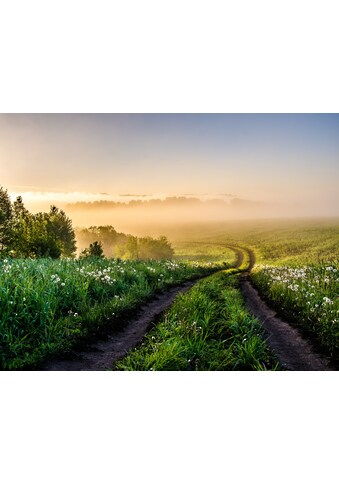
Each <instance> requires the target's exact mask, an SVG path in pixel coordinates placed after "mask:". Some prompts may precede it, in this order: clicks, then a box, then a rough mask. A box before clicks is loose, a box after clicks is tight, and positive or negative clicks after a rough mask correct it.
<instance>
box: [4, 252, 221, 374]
mask: <svg viewBox="0 0 339 485" xmlns="http://www.w3.org/2000/svg"><path fill="white" fill-rule="evenodd" d="M214 270H215V266H213V265H205V266H202V265H197V264H195V263H194V264H190V265H188V264H184V263H181V262H174V261H162V262H156V261H148V262H141V261H119V260H108V259H99V260H98V259H97V260H90V261H78V260H66V259H64V260H59V261H56V260H50V259H42V260H30V259H25V260H9V259H5V260H3V261H0V368H2V369H21V368H25V367H27V366H36V365H37V364H39V363H40V362H41V361H42V360H43V359H44V358H45V357H46V356H47V355H50V354H52V353H56V352H60V351H65V350H69V349H70V348H72V346H73V345H74V344H76V343H77V342H78V341H79V340H82V339H84V338H87V337H88V336H90V335H91V334H93V333H95V332H98V331H99V330H100V329H101V328H103V327H105V326H110V327H112V326H119V325H120V324H121V320H122V319H123V317H126V315H127V314H129V313H131V312H133V311H135V309H136V308H137V307H138V306H140V304H142V303H143V302H144V301H146V300H147V299H149V298H151V297H152V296H153V295H154V294H155V293H156V292H157V291H160V290H163V289H165V288H167V287H169V286H172V285H176V284H179V283H181V282H183V281H185V280H188V279H194V278H197V277H199V276H203V275H206V274H209V273H211V271H214Z"/></svg>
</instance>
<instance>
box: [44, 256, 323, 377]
mask: <svg viewBox="0 0 339 485" xmlns="http://www.w3.org/2000/svg"><path fill="white" fill-rule="evenodd" d="M229 248H230V249H232V250H233V251H234V252H235V254H236V261H235V263H234V267H235V268H238V267H240V266H241V264H242V263H243V260H244V251H247V253H248V255H249V266H248V268H247V271H246V273H244V274H243V276H242V277H241V282H240V287H241V291H242V293H243V295H244V298H245V302H246V305H247V307H248V308H249V310H250V311H251V312H252V313H253V315H254V316H255V317H256V318H258V320H259V321H260V322H261V323H262V325H263V327H264V330H265V336H266V338H267V344H268V346H269V347H270V348H271V350H272V351H273V353H274V354H275V355H276V356H277V358H278V359H279V361H280V363H281V365H282V366H283V368H285V369H287V370H295V371H296V370H314V371H315V370H322V371H323V370H332V369H331V368H330V367H329V365H328V362H327V360H326V359H325V358H324V357H322V356H320V355H319V354H317V353H316V352H315V351H314V349H313V348H312V346H311V344H310V343H309V342H308V341H307V340H306V339H305V338H304V337H302V336H301V334H300V333H299V331H298V330H297V329H296V328H295V327H293V326H292V325H291V324H289V323H287V322H285V321H283V320H281V319H280V318H279V317H278V316H277V315H276V313H275V312H274V311H273V310H272V309H270V308H269V307H268V306H267V304H266V303H265V302H264V301H263V300H262V298H261V297H260V296H259V293H258V292H257V290H256V289H255V288H254V287H253V286H252V284H251V282H250V280H249V273H250V271H251V270H252V268H253V266H254V264H255V256H254V253H253V251H251V250H248V249H245V248H236V247H233V246H229ZM196 282H197V280H194V281H188V282H186V283H184V284H182V285H180V286H175V287H173V288H171V289H169V290H167V291H166V293H164V294H161V295H160V296H157V297H156V298H154V299H153V300H151V301H150V302H149V303H147V304H145V305H143V306H142V307H140V308H139V309H138V311H137V314H136V316H135V318H133V319H131V320H129V321H126V324H125V325H124V326H123V328H122V329H120V330H118V331H117V330H115V331H113V330H112V331H111V332H110V333H107V334H106V335H105V336H103V337H101V338H100V339H99V338H98V339H97V340H95V341H93V342H90V343H89V344H88V346H87V348H86V349H85V350H82V351H80V352H77V353H76V352H73V353H72V354H70V356H68V357H65V358H62V357H60V356H59V357H58V356H56V357H51V358H49V359H48V360H47V361H46V362H45V363H44V364H43V366H42V367H41V368H40V370H47V371H82V370H84V371H92V370H93V371H101V370H108V369H112V367H113V365H114V363H115V362H116V361H117V360H119V359H121V358H122V357H124V356H125V355H126V354H127V353H128V352H129V351H130V350H132V349H133V348H135V347H136V346H137V345H138V344H140V342H141V341H142V339H143V337H144V335H145V333H146V332H147V331H148V330H149V328H150V327H151V326H152V325H154V323H156V322H157V321H158V320H159V318H160V317H161V315H162V314H163V313H164V312H165V311H166V310H167V309H168V308H169V307H170V305H171V304H172V303H173V301H174V299H175V297H176V296H177V295H178V294H180V293H185V292H187V291H188V290H189V289H190V288H192V286H193V285H195V284H196Z"/></svg>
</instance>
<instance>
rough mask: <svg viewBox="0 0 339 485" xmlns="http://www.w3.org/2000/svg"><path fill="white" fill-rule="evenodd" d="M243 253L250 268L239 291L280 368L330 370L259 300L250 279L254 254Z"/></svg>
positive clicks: (299, 335) (310, 348) (290, 327)
mask: <svg viewBox="0 0 339 485" xmlns="http://www.w3.org/2000/svg"><path fill="white" fill-rule="evenodd" d="M245 250H246V251H247V252H248V254H249V268H248V271H247V272H246V273H244V274H243V275H242V277H241V280H240V288H241V291H242V294H243V296H244V298H245V303H246V305H247V307H248V309H249V310H250V311H251V312H252V313H253V315H254V316H255V317H256V318H257V319H258V320H259V321H260V322H261V324H262V326H263V327H264V331H265V336H266V338H267V344H268V346H269V347H270V348H271V350H272V351H273V353H274V354H275V355H276V356H277V358H278V359H279V361H280V363H281V365H282V366H283V367H284V368H286V369H288V370H295V371H304V370H310V371H316V370H322V371H323V370H332V369H331V368H330V367H329V366H328V362H327V360H326V359H325V358H324V357H321V356H320V355H319V354H317V353H316V352H315V351H314V349H313V348H312V345H311V344H310V342H308V341H307V340H306V339H305V338H304V337H303V336H302V335H301V334H300V332H299V331H298V330H297V329H296V328H295V327H293V325H291V324H289V323H288V322H285V321H283V320H281V319H280V318H279V317H278V316H277V314H276V312H275V311H274V310H272V309H271V308H269V307H268V305H267V304H266V303H265V302H264V300H263V299H262V298H261V297H260V295H259V293H258V291H257V290H256V289H255V288H254V287H253V285H252V284H251V282H250V279H249V272H250V271H251V270H252V268H253V266H254V264H255V256H254V253H253V251H251V250H248V249H245Z"/></svg>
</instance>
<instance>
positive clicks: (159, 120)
mask: <svg viewBox="0 0 339 485" xmlns="http://www.w3.org/2000/svg"><path fill="white" fill-rule="evenodd" d="M338 175H339V115H336V114H334V115H332V114H314V115H310V114H305V115H303V114H248V115H246V114H200V115H199V114H136V115H133V114H122V115H120V114H112V115H109V114H103V115H98V114H93V115H91V114H89V115H69V114H58V115H53V114H46V115H29V114H27V115H15V114H11V115H0V181H1V182H0V183H1V184H2V185H3V186H5V187H8V188H9V190H13V191H21V192H24V191H28V190H34V191H50V192H53V191H59V192H65V193H66V192H70V193H73V192H83V193H98V192H107V193H109V194H112V195H115V194H121V193H142V194H144V193H147V194H148V193H150V194H158V193H162V194H168V195H175V194H183V193H197V194H199V193H208V194H212V195H213V194H219V193H234V194H237V195H239V196H241V197H244V198H250V199H256V200H265V201H266V200H267V201H277V200H278V201H281V200H285V199H286V198H288V199H290V200H293V201H297V200H302V201H304V202H305V203H308V204H309V203H311V202H312V200H313V201H314V200H318V202H319V204H320V203H321V204H322V205H323V206H326V207H328V208H329V209H330V208H331V207H332V208H333V205H335V204H338V198H337V197H338V196H337V192H338V191H337V182H338Z"/></svg>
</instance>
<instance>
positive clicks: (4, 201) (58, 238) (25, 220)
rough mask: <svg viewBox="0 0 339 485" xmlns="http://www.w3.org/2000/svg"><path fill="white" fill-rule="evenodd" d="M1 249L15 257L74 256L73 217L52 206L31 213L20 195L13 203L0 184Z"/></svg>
mask: <svg viewBox="0 0 339 485" xmlns="http://www.w3.org/2000/svg"><path fill="white" fill-rule="evenodd" d="M0 251H1V253H2V254H6V255H9V256H11V257H17V258H36V257H42V258H44V257H51V258H59V257H60V256H64V257H73V256H74V255H75V252H76V239H75V232H74V230H73V227H72V221H71V219H70V218H69V217H67V216H66V214H65V212H64V211H63V210H60V209H58V208H57V207H55V206H51V208H50V211H49V212H38V213H37V214H32V213H31V212H29V210H28V209H26V207H25V206H24V203H23V201H22V198H21V197H17V199H16V200H15V201H14V202H13V203H12V202H11V199H10V197H9V194H8V192H7V190H5V189H4V188H3V187H0Z"/></svg>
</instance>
